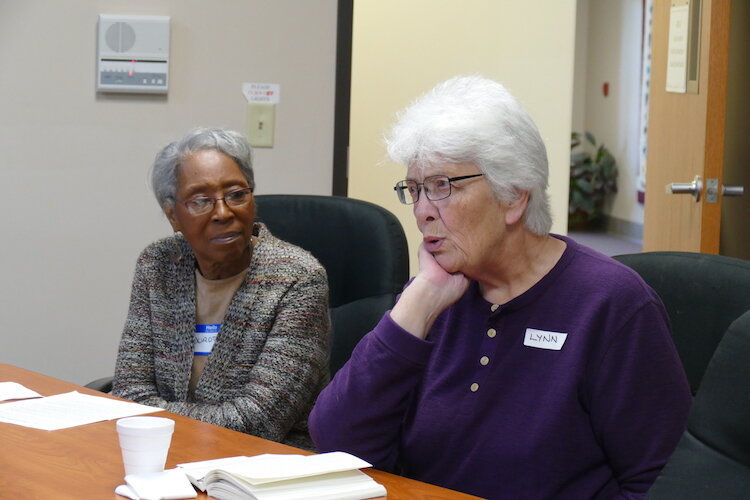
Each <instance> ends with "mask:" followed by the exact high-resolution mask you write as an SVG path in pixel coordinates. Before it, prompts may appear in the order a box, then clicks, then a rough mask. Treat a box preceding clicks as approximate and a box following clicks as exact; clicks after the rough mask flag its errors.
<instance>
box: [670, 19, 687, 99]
mask: <svg viewBox="0 0 750 500" xmlns="http://www.w3.org/2000/svg"><path fill="white" fill-rule="evenodd" d="M688 9H689V7H688V6H687V5H678V6H675V7H672V8H671V9H670V11H669V48H668V52H667V88H666V90H667V92H678V93H685V91H686V90H687V52H688V36H689V27H688V24H689V22H690V12H689V10H688Z"/></svg>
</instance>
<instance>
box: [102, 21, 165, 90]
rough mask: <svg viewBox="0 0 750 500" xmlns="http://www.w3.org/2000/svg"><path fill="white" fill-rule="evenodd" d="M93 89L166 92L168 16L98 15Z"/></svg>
mask: <svg viewBox="0 0 750 500" xmlns="http://www.w3.org/2000/svg"><path fill="white" fill-rule="evenodd" d="M96 63H97V64H96V90H97V91H98V92H128V93H147V94H166V93H167V90H168V88H169V16H120V15H109V14H100V15H99V29H98V44H97V61H96Z"/></svg>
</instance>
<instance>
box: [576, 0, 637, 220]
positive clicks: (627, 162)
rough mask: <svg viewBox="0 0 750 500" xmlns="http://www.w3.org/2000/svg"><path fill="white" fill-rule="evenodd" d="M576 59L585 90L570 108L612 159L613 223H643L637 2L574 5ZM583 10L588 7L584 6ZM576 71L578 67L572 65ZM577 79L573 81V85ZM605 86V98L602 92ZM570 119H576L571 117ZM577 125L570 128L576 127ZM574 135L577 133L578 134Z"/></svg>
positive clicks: (585, 0) (587, 0)
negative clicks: (582, 59)
mask: <svg viewBox="0 0 750 500" xmlns="http://www.w3.org/2000/svg"><path fill="white" fill-rule="evenodd" d="M579 2H580V3H581V4H582V5H581V6H580V7H579V11H580V10H585V9H586V8H588V11H587V12H582V13H581V14H579V21H580V22H579V24H578V28H577V31H578V33H577V35H578V36H579V38H580V37H586V43H585V47H581V45H583V44H582V43H579V44H578V46H579V52H578V54H580V55H583V54H586V65H585V68H581V70H582V71H584V72H585V75H584V77H585V89H584V90H583V94H584V95H583V99H584V100H581V98H582V96H581V89H580V88H579V89H577V91H576V94H575V96H576V99H575V100H574V106H575V107H576V108H577V109H583V110H584V120H583V127H584V128H585V130H589V131H591V132H592V133H593V134H594V135H595V136H596V139H597V140H598V142H599V143H602V142H603V143H604V144H605V145H606V146H607V147H608V148H609V149H610V151H611V152H612V154H613V155H614V157H615V158H616V159H617V163H618V167H619V177H618V179H617V182H618V188H619V189H618V193H617V195H616V196H615V198H614V202H613V204H612V206H611V207H609V215H610V216H612V217H615V218H617V219H621V220H624V221H628V222H632V223H634V224H638V225H642V224H643V205H641V204H639V203H638V200H637V193H638V190H637V183H636V180H637V175H638V162H639V161H640V160H639V159H640V156H639V137H640V136H639V127H640V123H639V120H640V102H641V53H642V48H641V37H642V17H643V5H642V4H643V1H642V0H579ZM586 6H587V7H586ZM576 71H577V72H578V71H579V65H578V64H577V65H576ZM580 80H581V79H580V78H579V77H578V76H577V77H576V82H579V81H580ZM604 82H609V96H608V97H605V96H604V93H603V91H602V85H603V83H604ZM574 116H576V114H575V113H574ZM579 124H580V121H579V122H577V123H575V124H574V125H576V126H579ZM579 131H582V130H581V129H579Z"/></svg>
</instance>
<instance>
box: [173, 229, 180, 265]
mask: <svg viewBox="0 0 750 500" xmlns="http://www.w3.org/2000/svg"><path fill="white" fill-rule="evenodd" d="M179 234H180V232H179V231H175V232H174V238H173V239H172V244H173V245H174V257H173V258H172V260H173V261H174V263H175V264H177V263H178V262H180V261H182V248H181V247H180V240H179V236H178V235H179Z"/></svg>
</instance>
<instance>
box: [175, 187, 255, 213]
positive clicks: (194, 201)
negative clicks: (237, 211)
mask: <svg viewBox="0 0 750 500" xmlns="http://www.w3.org/2000/svg"><path fill="white" fill-rule="evenodd" d="M252 194H253V188H244V189H236V190H234V191H230V192H229V193H227V194H225V195H224V196H221V197H219V198H210V197H208V196H198V197H196V198H191V199H189V200H187V201H180V202H179V203H181V204H182V205H184V206H185V208H187V211H188V212H190V214H192V215H203V214H207V213H208V212H211V211H212V210H213V209H214V206H216V202H217V201H219V200H222V201H223V202H224V203H225V204H226V205H227V206H228V207H233V208H236V207H241V206H243V205H245V204H247V203H248V202H249V201H250V198H251V197H252Z"/></svg>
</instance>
